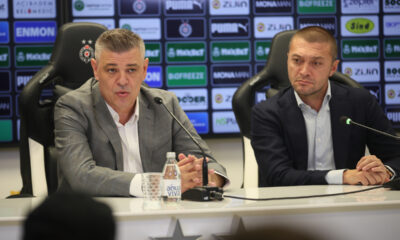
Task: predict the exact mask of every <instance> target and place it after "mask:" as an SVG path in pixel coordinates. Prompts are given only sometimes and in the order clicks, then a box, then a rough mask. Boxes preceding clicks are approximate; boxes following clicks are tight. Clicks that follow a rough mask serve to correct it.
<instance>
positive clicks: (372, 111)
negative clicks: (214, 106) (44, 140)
mask: <svg viewBox="0 0 400 240" xmlns="http://www.w3.org/2000/svg"><path fill="white" fill-rule="evenodd" d="M331 94H332V98H331V100H330V102H329V107H330V113H331V127H332V141H333V152H334V159H335V166H336V168H337V169H344V168H347V169H354V168H355V167H356V165H357V162H358V161H359V160H360V158H361V157H362V156H364V154H365V146H368V148H369V150H370V153H371V154H374V155H376V156H377V157H378V158H380V159H381V160H382V161H383V162H384V164H385V165H388V166H390V167H392V168H393V169H394V170H395V171H396V174H397V175H399V171H400V141H396V140H394V139H392V138H389V137H385V136H380V135H377V134H375V133H372V132H370V131H367V130H364V129H362V128H359V127H356V126H352V125H351V126H349V125H345V124H342V123H340V121H339V119H340V117H341V116H348V117H350V118H351V119H352V120H354V121H356V122H359V123H362V124H365V125H367V126H370V127H372V128H376V129H379V130H382V131H385V132H389V133H392V134H394V130H393V128H392V126H391V124H390V122H389V120H388V119H387V117H386V115H385V114H384V112H383V111H382V109H381V107H380V106H379V104H378V102H377V101H376V98H375V97H374V96H372V95H371V94H370V93H369V92H368V91H367V90H365V89H359V88H352V87H349V86H344V85H341V84H338V83H335V82H332V81H331ZM251 143H252V146H253V149H254V153H255V156H256V159H257V162H258V166H259V171H260V182H259V185H260V186H288V185H309V184H327V182H326V180H325V175H326V173H327V172H328V171H319V170H316V171H307V162H308V155H307V154H308V146H307V133H306V128H305V122H304V118H303V115H302V112H301V110H300V108H299V107H298V105H297V102H296V99H295V96H294V90H293V88H292V87H289V88H286V89H285V90H283V91H281V92H279V93H278V94H276V95H275V96H274V97H272V98H270V99H268V100H267V101H264V102H261V103H259V104H257V105H256V106H254V108H253V113H252V139H251Z"/></svg>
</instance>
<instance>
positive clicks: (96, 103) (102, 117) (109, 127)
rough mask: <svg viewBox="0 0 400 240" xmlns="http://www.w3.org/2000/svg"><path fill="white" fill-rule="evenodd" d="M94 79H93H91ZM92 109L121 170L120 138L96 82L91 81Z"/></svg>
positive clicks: (122, 167)
mask: <svg viewBox="0 0 400 240" xmlns="http://www.w3.org/2000/svg"><path fill="white" fill-rule="evenodd" d="M92 81H95V80H92ZM91 84H92V96H93V111H94V115H95V118H96V121H97V122H98V125H99V127H100V128H101V129H102V130H103V131H104V133H105V135H106V136H107V137H108V139H109V141H110V143H111V145H112V147H113V148H114V151H115V155H116V167H117V170H120V171H123V169H124V166H123V159H122V145H121V138H120V136H119V134H118V129H117V126H115V123H114V119H113V118H112V116H111V114H110V111H109V110H108V108H107V106H106V103H105V101H104V99H103V97H102V96H101V94H100V89H99V85H98V83H95V82H92V83H91Z"/></svg>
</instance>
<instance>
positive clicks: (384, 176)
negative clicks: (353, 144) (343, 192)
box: [343, 155, 390, 186]
mask: <svg viewBox="0 0 400 240" xmlns="http://www.w3.org/2000/svg"><path fill="white" fill-rule="evenodd" d="M389 179H390V174H389V173H388V171H387V169H386V167H385V166H384V165H383V163H382V161H381V160H380V159H379V158H377V157H376V156H375V155H369V156H364V157H362V158H361V159H360V161H358V163H357V166H356V169H354V170H347V171H345V172H344V173H343V183H344V184H351V185H356V184H362V185H364V186H366V185H381V184H384V183H386V182H388V181H389Z"/></svg>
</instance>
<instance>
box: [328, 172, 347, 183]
mask: <svg viewBox="0 0 400 240" xmlns="http://www.w3.org/2000/svg"><path fill="white" fill-rule="evenodd" d="M344 170H346V169H339V170H330V171H329V172H328V173H327V174H326V175H325V180H326V181H327V182H328V184H343V172H344Z"/></svg>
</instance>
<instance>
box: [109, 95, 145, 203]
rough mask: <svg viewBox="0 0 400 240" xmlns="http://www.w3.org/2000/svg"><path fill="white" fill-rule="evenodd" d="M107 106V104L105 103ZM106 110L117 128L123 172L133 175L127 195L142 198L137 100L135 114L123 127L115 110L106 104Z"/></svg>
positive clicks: (141, 167) (137, 101)
mask: <svg viewBox="0 0 400 240" xmlns="http://www.w3.org/2000/svg"><path fill="white" fill-rule="evenodd" d="M106 104H107V103H106ZM107 108H108V110H109V111H110V113H111V116H112V118H113V119H114V122H115V125H116V126H117V128H118V133H119V136H120V137H121V145H122V159H123V163H124V169H123V170H124V172H131V173H135V176H134V177H133V179H132V181H131V184H130V189H129V193H130V194H131V195H132V196H136V197H142V196H143V192H142V173H143V166H142V160H141V158H140V150H139V134H138V121H139V98H137V99H136V104H135V112H134V113H133V114H132V116H131V118H130V119H129V120H128V122H126V123H125V125H122V124H121V123H120V122H119V115H118V113H117V112H115V110H114V109H113V108H112V107H111V106H110V105H108V104H107Z"/></svg>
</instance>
